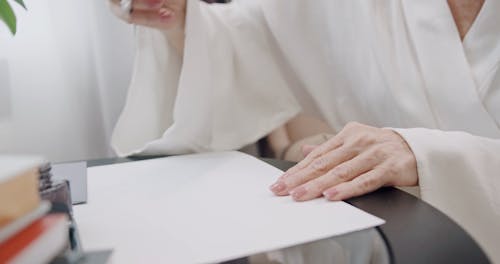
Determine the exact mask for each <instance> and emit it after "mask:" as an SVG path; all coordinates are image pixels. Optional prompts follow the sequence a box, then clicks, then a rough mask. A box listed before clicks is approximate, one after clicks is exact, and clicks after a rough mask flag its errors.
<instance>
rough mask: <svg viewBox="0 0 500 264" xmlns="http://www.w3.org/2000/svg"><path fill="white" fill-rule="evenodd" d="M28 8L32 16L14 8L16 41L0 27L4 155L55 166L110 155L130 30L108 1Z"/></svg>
mask: <svg viewBox="0 0 500 264" xmlns="http://www.w3.org/2000/svg"><path fill="white" fill-rule="evenodd" d="M25 2H26V6H27V8H28V11H24V10H23V9H21V8H19V7H17V5H16V4H14V7H15V10H16V13H17V16H18V33H17V35H16V36H15V37H12V36H10V33H9V32H8V31H7V30H6V29H5V27H3V25H2V27H0V78H1V80H0V96H2V98H0V104H2V105H3V106H4V107H0V152H5V153H33V154H39V155H43V156H45V157H47V158H48V159H50V160H52V161H60V160H75V159H89V158H100V157H105V156H110V155H112V152H111V151H110V149H109V147H108V146H109V140H110V134H111V130H112V128H113V126H114V123H115V121H116V119H117V116H118V114H119V111H120V110H121V108H122V106H123V102H124V101H125V94H126V88H127V86H128V82H129V80H130V74H131V67H132V60H133V28H132V27H131V26H128V25H126V24H125V23H122V22H121V21H119V20H117V19H116V18H115V17H113V15H112V14H111V12H110V11H109V9H108V8H107V2H106V1H101V0H92V1H66V0H27V1H25Z"/></svg>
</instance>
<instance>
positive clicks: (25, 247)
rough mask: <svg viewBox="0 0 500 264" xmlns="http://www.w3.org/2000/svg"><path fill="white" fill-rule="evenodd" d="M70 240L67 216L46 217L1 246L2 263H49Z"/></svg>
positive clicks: (0, 256)
mask: <svg viewBox="0 0 500 264" xmlns="http://www.w3.org/2000/svg"><path fill="white" fill-rule="evenodd" d="M68 240H69V235H68V219H67V217H66V215H64V214H52V215H47V216H44V217H42V218H40V219H38V220H37V221H35V222H33V223H32V224H31V225H29V226H28V227H26V228H25V229H24V230H22V231H20V232H19V233H17V234H16V235H14V236H13V237H11V238H9V239H8V240H7V241H5V242H3V243H1V244H0V263H48V262H50V261H51V260H52V259H53V258H54V257H56V256H57V255H58V254H59V253H60V252H62V251H63V250H64V249H65V248H67V246H68Z"/></svg>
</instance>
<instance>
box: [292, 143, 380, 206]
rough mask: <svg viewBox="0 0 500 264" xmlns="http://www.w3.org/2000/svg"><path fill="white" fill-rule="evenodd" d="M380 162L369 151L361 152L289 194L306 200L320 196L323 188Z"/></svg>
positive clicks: (341, 181) (346, 180) (349, 177)
mask: <svg viewBox="0 0 500 264" xmlns="http://www.w3.org/2000/svg"><path fill="white" fill-rule="evenodd" d="M380 162H381V161H380V160H378V159H377V158H376V157H375V156H373V155H372V154H371V153H370V152H363V153H362V154H360V155H358V156H356V157H354V158H352V159H350V160H348V161H345V162H343V163H341V164H340V165H338V166H336V167H335V168H333V169H331V170H330V171H328V172H327V173H326V174H324V175H322V176H320V177H317V178H316V179H313V180H311V181H309V182H306V183H305V184H303V185H301V186H299V187H297V188H295V189H293V190H291V191H290V195H291V196H292V198H293V199H294V200H296V201H307V200H311V199H314V198H317V197H320V196H321V195H322V194H323V192H324V191H325V190H327V189H329V188H331V187H333V186H336V185H338V184H341V183H343V182H348V181H351V180H352V179H354V178H356V177H358V176H359V175H362V174H363V173H365V172H367V171H370V170H372V169H373V168H375V167H376V166H377V165H379V164H380Z"/></svg>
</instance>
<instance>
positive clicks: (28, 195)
mask: <svg viewBox="0 0 500 264" xmlns="http://www.w3.org/2000/svg"><path fill="white" fill-rule="evenodd" d="M40 163H41V159H39V158H34V157H21V156H3V155H0V229H2V228H4V227H6V226H7V225H9V224H11V223H12V222H14V221H16V220H17V219H19V218H21V217H23V216H25V215H27V214H28V213H30V212H32V211H33V210H35V209H36V208H37V207H38V206H39V204H40V195H39V194H38V177H39V173H38V165H39V164H40Z"/></svg>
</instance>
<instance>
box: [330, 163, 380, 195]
mask: <svg viewBox="0 0 500 264" xmlns="http://www.w3.org/2000/svg"><path fill="white" fill-rule="evenodd" d="M384 176H385V175H384V170H380V169H374V170H371V171H369V172H367V173H365V174H363V175H361V176H359V177H356V178H354V179H353V180H352V181H349V182H344V183H341V184H339V185H337V186H335V187H332V188H330V189H328V190H326V191H324V192H323V195H324V196H325V198H326V199H328V200H330V201H341V200H346V199H349V198H352V197H356V196H360V195H363V194H366V193H369V192H373V191H375V190H377V189H378V188H380V187H382V186H384V185H385V180H384V178H385V177H384Z"/></svg>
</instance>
